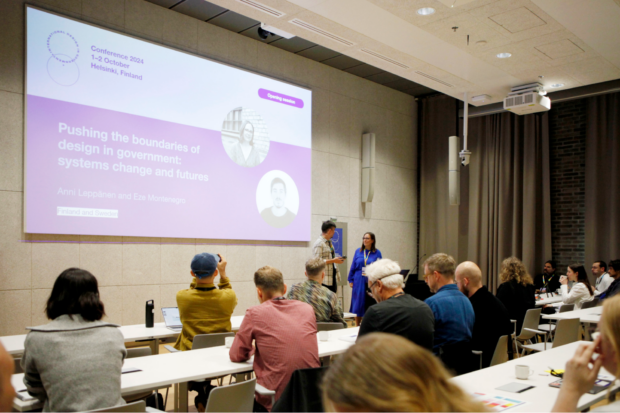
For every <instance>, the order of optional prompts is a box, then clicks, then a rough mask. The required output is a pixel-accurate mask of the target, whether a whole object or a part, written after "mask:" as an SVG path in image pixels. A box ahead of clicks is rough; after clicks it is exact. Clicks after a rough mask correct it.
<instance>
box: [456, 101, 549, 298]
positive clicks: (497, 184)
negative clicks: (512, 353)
mask: <svg viewBox="0 0 620 413" xmlns="http://www.w3.org/2000/svg"><path fill="white" fill-rule="evenodd" d="M468 136H469V139H468V140H469V142H470V144H469V147H470V150H471V151H472V157H471V163H470V165H469V167H468V168H469V171H468V179H462V180H461V188H462V189H461V192H462V193H463V192H467V193H468V197H467V198H468V204H467V205H464V206H462V208H464V209H466V210H467V213H466V214H461V217H463V215H467V216H468V225H467V228H468V231H467V246H466V256H467V258H468V259H469V260H471V261H474V262H476V263H477V264H478V265H479V266H480V268H481V270H482V274H483V277H486V282H485V284H486V285H487V287H488V288H489V289H490V290H491V291H495V290H496V288H497V286H498V285H499V270H500V265H501V262H502V260H503V259H504V258H506V257H509V256H511V255H514V256H516V257H519V258H520V259H521V260H522V261H523V262H524V264H525V265H526V266H527V268H528V269H529V271H530V273H531V274H532V276H534V274H536V273H537V272H538V271H539V267H540V266H541V265H542V263H543V262H544V261H545V260H547V259H550V258H551V205H550V179H549V123H548V114H547V113H543V114H533V115H526V116H517V115H514V114H512V113H501V114H496V115H489V116H484V117H478V118H471V119H470V120H469V135H468Z"/></svg>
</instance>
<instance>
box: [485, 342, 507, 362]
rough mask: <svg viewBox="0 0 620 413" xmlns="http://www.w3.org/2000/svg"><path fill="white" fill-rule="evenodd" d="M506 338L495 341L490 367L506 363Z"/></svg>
mask: <svg viewBox="0 0 620 413" xmlns="http://www.w3.org/2000/svg"><path fill="white" fill-rule="evenodd" d="M508 338H509V337H508V336H501V337H500V338H499V340H497V345H496V346H495V351H494V352H493V358H492V359H491V364H490V365H489V367H491V366H495V365H497V364H502V363H505V362H507V361H508Z"/></svg>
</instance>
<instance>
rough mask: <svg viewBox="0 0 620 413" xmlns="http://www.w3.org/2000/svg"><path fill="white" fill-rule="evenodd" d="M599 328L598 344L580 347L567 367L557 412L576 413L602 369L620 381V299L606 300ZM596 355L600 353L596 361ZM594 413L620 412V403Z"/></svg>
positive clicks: (612, 403) (556, 404)
mask: <svg viewBox="0 0 620 413" xmlns="http://www.w3.org/2000/svg"><path fill="white" fill-rule="evenodd" d="M598 325H599V328H600V335H599V336H598V337H597V338H596V340H594V342H593V343H589V344H582V345H580V346H579V348H578V349H577V351H576V352H575V355H574V356H573V358H572V359H571V360H569V361H568V363H566V369H565V372H564V377H563V378H564V380H563V382H562V387H561V388H560V393H559V394H558V398H557V399H556V401H555V405H554V406H553V411H554V412H576V411H577V403H579V398H581V396H583V395H584V394H585V393H587V392H588V391H590V389H591V388H592V386H594V382H595V381H596V380H597V377H598V373H599V370H600V369H601V367H604V368H605V370H607V371H608V372H610V373H611V374H613V375H614V376H615V379H616V380H617V379H618V378H620V358H619V357H620V296H616V297H612V298H610V299H608V300H605V302H604V304H603V313H602V314H601V320H600V322H599V324H598ZM594 353H598V358H596V360H594ZM590 364H591V365H592V367H590V366H589V365H590ZM610 396H611V393H610ZM592 411H609V412H617V411H620V400H618V401H615V402H611V398H610V403H609V404H608V405H606V406H601V407H598V408H596V409H593V410H592Z"/></svg>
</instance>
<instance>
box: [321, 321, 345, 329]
mask: <svg viewBox="0 0 620 413" xmlns="http://www.w3.org/2000/svg"><path fill="white" fill-rule="evenodd" d="M345 328H346V327H345V326H344V324H342V323H322V322H321V323H316V329H317V331H331V330H343V329H345Z"/></svg>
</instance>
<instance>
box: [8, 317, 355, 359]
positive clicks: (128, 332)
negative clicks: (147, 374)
mask: <svg viewBox="0 0 620 413" xmlns="http://www.w3.org/2000/svg"><path fill="white" fill-rule="evenodd" d="M243 317H244V316H242V315H239V316H234V317H231V318H230V322H231V324H232V331H239V328H240V327H241V322H242V321H243ZM354 317H355V314H353V313H344V318H345V319H346V318H354ZM119 329H120V330H121V333H123V337H124V338H125V343H133V342H136V341H142V340H144V341H152V342H151V350H152V351H153V354H158V353H159V342H160V340H164V339H175V340H176V338H177V336H178V335H179V333H178V332H175V331H172V330H169V329H168V328H166V325H165V324H164V323H155V324H154V326H153V327H151V328H147V327H146V326H145V325H144V324H136V325H129V326H121V327H119ZM25 340H26V334H19V335H15V336H4V337H0V343H2V345H3V346H4V348H5V349H6V351H7V352H8V353H9V354H11V355H15V356H17V355H20V354H23V353H24V342H25Z"/></svg>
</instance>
